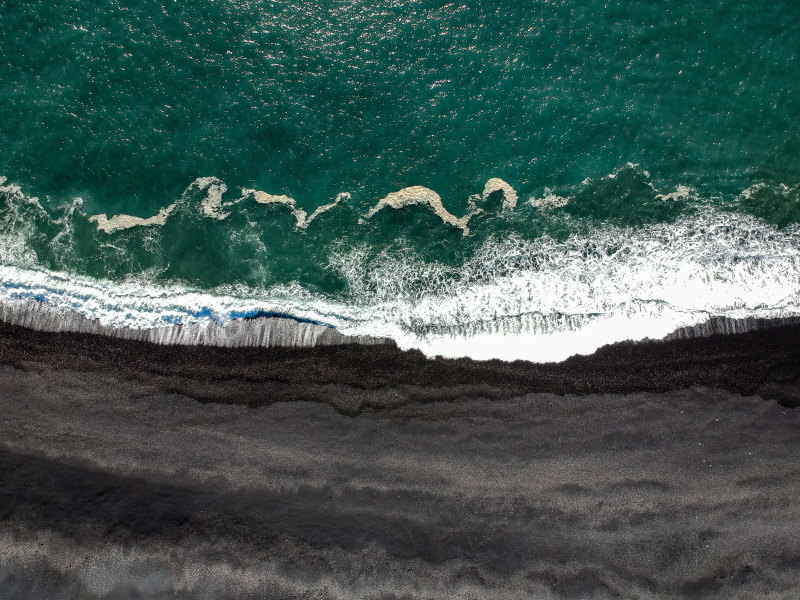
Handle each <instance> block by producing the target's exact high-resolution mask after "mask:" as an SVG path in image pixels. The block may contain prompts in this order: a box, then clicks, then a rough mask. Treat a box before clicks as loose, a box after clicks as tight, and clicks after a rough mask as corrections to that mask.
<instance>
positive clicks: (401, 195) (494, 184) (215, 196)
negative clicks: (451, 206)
mask: <svg viewBox="0 0 800 600" xmlns="http://www.w3.org/2000/svg"><path fill="white" fill-rule="evenodd" d="M227 191H228V186H227V185H225V183H223V182H222V181H220V180H219V179H217V178H216V177H199V178H197V179H195V180H194V181H193V182H192V183H191V185H189V187H187V188H186V190H184V192H183V193H182V194H181V197H180V199H179V200H177V201H176V202H173V203H172V204H170V205H169V206H167V207H165V208H162V209H161V210H159V211H158V213H157V214H155V215H153V216H152V217H146V218H145V217H137V216H133V215H127V214H117V215H113V216H111V217H109V216H108V215H106V214H104V213H103V214H97V215H92V216H90V217H89V222H90V223H96V224H97V229H98V230H99V231H103V232H104V233H108V234H110V233H114V232H116V231H122V230H125V229H130V228H132V227H152V226H159V227H160V226H163V225H164V224H166V222H167V219H168V218H169V217H170V215H171V214H172V213H173V212H174V211H175V209H176V208H177V207H178V205H179V204H182V203H184V202H186V201H188V199H189V195H190V194H191V193H194V192H205V193H206V194H205V197H204V198H203V200H202V201H201V204H200V210H201V212H202V214H203V216H205V217H207V218H210V219H216V220H218V221H222V220H224V219H226V218H227V217H228V216H230V212H229V209H230V208H231V207H233V206H234V205H236V204H238V203H239V202H242V201H244V200H247V199H250V198H252V199H253V200H255V201H256V202H257V203H258V204H264V205H277V206H283V207H286V208H288V209H289V211H290V212H291V213H292V215H293V216H294V218H295V221H296V225H295V226H296V227H297V228H298V229H305V228H306V227H308V225H309V224H310V223H311V222H312V221H313V220H314V219H316V218H317V217H318V216H320V215H321V214H323V213H325V212H327V211H329V210H331V209H332V208H334V207H336V206H337V205H338V204H339V203H340V202H342V201H343V200H349V199H350V198H351V194H350V193H349V192H342V193H339V194H337V196H336V198H335V199H334V201H333V202H331V203H329V204H323V205H322V206H319V207H317V208H316V209H315V210H314V211H313V212H312V213H311V214H308V213H307V212H306V211H305V210H304V209H302V208H300V207H298V206H297V201H296V200H295V199H294V198H291V197H290V196H286V195H276V194H268V193H267V192H262V191H260V190H255V189H250V188H242V195H241V197H240V198H238V199H236V200H234V201H232V202H224V201H223V199H222V196H223V194H224V193H225V192H227ZM497 193H500V194H502V197H503V207H502V212H503V213H505V212H510V211H513V210H514V209H515V208H516V206H517V201H518V200H519V196H518V194H517V192H516V190H514V188H513V187H511V185H509V184H508V183H507V182H506V181H503V180H502V179H499V178H497V177H493V178H491V179H489V180H488V181H487V182H486V185H485V186H484V189H483V192H482V193H481V194H474V195H472V196H470V198H469V200H470V210H469V212H468V213H467V214H466V215H464V216H463V217H456V216H455V215H453V214H452V213H451V212H450V211H448V210H447V209H446V208H445V207H444V204H443V202H442V198H441V196H439V194H437V193H436V192H434V191H433V190H431V189H430V188H427V187H425V186H421V185H415V186H410V187H406V188H403V189H401V190H398V191H396V192H391V193H390V194H388V195H387V196H385V197H384V198H382V199H381V200H379V201H378V203H377V204H376V205H375V206H373V207H372V208H371V209H369V211H367V213H366V214H365V215H364V218H366V219H369V218H372V217H373V216H374V215H375V214H376V213H378V212H379V211H381V210H383V209H385V208H391V209H396V210H397V209H401V208H405V207H407V206H413V205H423V206H427V207H428V209H430V210H431V211H432V212H433V213H434V214H435V215H436V216H438V217H439V218H440V219H441V220H442V222H444V223H445V224H447V225H450V226H451V227H455V228H457V229H460V230H461V232H462V233H463V235H465V236H466V235H469V221H470V219H471V218H472V217H473V216H475V215H477V214H480V213H482V212H483V209H482V208H481V207H480V206H478V205H479V204H480V203H483V202H485V201H486V200H487V199H488V198H489V197H490V196H492V195H494V194H497Z"/></svg>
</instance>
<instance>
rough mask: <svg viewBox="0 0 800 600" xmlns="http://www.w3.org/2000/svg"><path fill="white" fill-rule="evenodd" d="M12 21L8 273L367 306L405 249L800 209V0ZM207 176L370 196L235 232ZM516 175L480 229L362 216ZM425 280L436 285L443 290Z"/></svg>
mask: <svg viewBox="0 0 800 600" xmlns="http://www.w3.org/2000/svg"><path fill="white" fill-rule="evenodd" d="M0 12H1V13H2V18H0V176H4V177H6V178H7V181H6V183H5V185H4V187H2V188H1V189H2V190H3V192H2V194H0V225H2V226H3V232H2V233H0V236H1V237H2V243H0V252H2V255H0V262H4V263H6V264H17V263H25V264H36V265H38V266H40V267H44V268H46V269H49V270H53V271H63V272H67V273H72V274H75V275H86V276H90V277H93V278H101V279H112V280H121V279H124V278H125V277H130V276H134V275H135V276H146V277H147V278H148V280H149V281H155V282H162V283H166V282H176V281H179V282H183V283H184V284H186V285H189V286H193V287H197V288H201V289H212V288H214V287H215V286H220V285H223V284H231V285H236V284H243V285H246V286H248V289H259V290H269V289H272V288H274V287H275V286H286V285H296V286H300V287H301V288H302V289H303V290H306V291H308V292H309V293H312V294H317V295H322V296H324V297H330V298H337V299H338V300H339V301H342V302H345V303H346V302H348V301H349V299H351V296H348V294H351V295H352V294H353V293H354V291H353V286H354V279H353V277H355V278H356V279H359V278H360V279H361V280H362V281H363V280H364V278H369V276H370V275H369V274H368V273H366V272H364V273H361V274H360V275H353V270H354V269H357V267H356V266H353V265H354V264H355V263H353V261H354V260H355V258H354V257H355V256H356V255H358V256H361V257H362V259H363V260H362V262H361V263H359V265H361V266H360V267H358V268H362V269H368V270H373V269H374V264H376V263H374V261H377V260H378V259H379V258H380V256H383V257H384V259H385V257H386V256H388V255H403V256H407V257H409V258H408V260H406V263H408V261H411V260H412V258H413V260H415V261H418V262H419V264H428V265H433V266H432V267H431V268H433V269H434V270H435V269H438V268H440V267H442V268H450V269H455V271H454V272H456V271H458V272H460V271H459V269H461V268H462V267H463V265H467V264H471V265H472V267H470V268H472V269H473V271H474V270H475V261H480V260H483V259H482V258H481V256H484V255H482V254H481V252H484V254H485V251H486V248H487V244H490V243H494V242H496V241H498V240H500V241H502V240H510V239H513V240H517V241H518V242H519V243H523V242H530V243H534V244H535V243H537V240H539V242H541V240H543V239H550V238H552V239H554V240H556V241H562V242H563V241H565V240H568V239H570V236H573V238H574V237H575V236H582V237H581V239H588V238H591V236H592V235H595V233H594V232H597V231H600V230H605V229H607V228H609V227H612V228H613V227H617V228H620V227H621V228H630V230H629V232H630V231H640V230H641V231H643V228H646V227H648V226H655V225H658V224H671V223H675V222H676V220H678V221H680V219H686V218H689V219H691V215H694V214H708V211H709V210H711V211H713V213H714V214H716V215H720V214H723V215H731V216H730V218H731V219H733V220H734V222H735V220H736V218H738V215H745V216H746V215H752V216H755V217H757V219H758V223H760V224H761V225H763V226H764V227H767V228H769V227H773V228H774V231H775V232H777V234H780V235H783V233H781V232H784V230H786V228H787V227H788V228H790V229H791V227H793V224H794V223H797V222H798V221H800V202H799V200H800V118H799V117H800V51H798V49H799V48H800V4H798V3H797V2H795V1H793V0H792V1H789V0H787V1H776V2H770V3H758V5H754V4H753V3H739V2H730V1H707V0H703V1H700V0H693V1H687V2H680V3H676V2H670V1H657V0H656V1H649V2H609V1H598V0H589V1H587V0H582V1H580V2H578V1H576V0H565V1H561V2H491V3H488V2H487V3H470V5H460V4H459V3H445V2H435V1H432V0H419V1H408V0H406V1H393V2H388V1H377V2H376V1H374V0H371V1H370V2H363V1H360V0H359V1H352V0H348V1H347V2H343V1H330V2H315V1H311V2H290V1H288V0H277V1H266V0H255V1H245V0H235V1H234V0H229V1H212V0H203V1H200V0H198V1H195V2H184V3H176V2H167V1H165V0H159V1H156V0H141V1H133V0H114V1H111V2H107V3H100V4H98V3H96V2H87V1H85V0H69V1H64V2H8V1H6V2H0ZM200 177H215V178H218V179H219V180H220V181H221V182H224V183H225V184H226V185H227V187H228V191H227V193H225V195H224V196H223V201H226V202H233V201H234V200H236V199H238V198H240V197H241V196H242V193H241V188H253V189H257V190H262V191H264V192H267V193H270V194H276V195H287V196H289V197H291V198H293V199H295V200H296V203H297V205H298V206H299V207H302V208H303V209H305V210H306V211H307V212H308V213H311V212H312V211H313V210H314V209H315V208H316V207H319V206H322V205H324V204H327V203H330V202H332V201H333V199H334V198H335V197H336V196H337V194H339V193H341V192H349V193H350V194H351V196H350V198H349V199H348V200H345V201H343V202H341V203H340V204H339V205H337V206H336V207H335V208H333V209H331V210H330V211H328V212H326V213H324V214H323V215H321V216H320V217H319V218H318V219H316V220H314V221H313V222H311V223H310V224H309V225H308V227H307V228H305V229H302V228H297V227H296V226H295V225H296V220H295V218H294V217H293V216H292V214H291V212H290V210H288V209H287V208H286V207H281V206H266V205H261V204H257V203H256V202H255V201H254V200H253V199H252V198H244V197H243V198H242V200H241V201H240V202H238V203H236V204H232V205H230V206H228V207H227V208H226V210H225V212H226V213H229V216H228V217H227V218H225V219H224V220H218V219H214V218H209V217H207V216H205V215H204V214H203V212H202V210H201V203H202V201H203V199H204V197H205V192H204V190H198V189H196V186H195V189H192V188H191V187H190V186H191V185H192V182H194V181H195V180H196V179H197V178H200ZM493 177H497V178H501V179H503V180H504V181H506V182H508V183H509V184H510V185H511V186H512V187H513V188H514V189H515V190H516V191H517V193H518V194H519V203H518V205H517V208H516V209H515V210H514V211H513V212H509V211H507V212H506V213H505V214H502V215H501V214H499V213H500V201H501V200H502V196H501V195H498V194H495V195H493V196H491V197H489V198H488V199H487V200H486V201H485V202H482V203H480V205H481V206H482V207H483V208H484V212H483V213H482V214H480V215H477V216H475V217H474V218H473V219H472V220H471V222H470V235H468V236H463V235H462V231H461V230H459V229H457V228H454V227H451V226H449V225H447V224H445V223H443V222H442V220H441V219H439V217H437V216H436V215H434V214H433V213H432V212H431V211H430V210H429V209H428V208H427V207H426V206H414V207H407V208H404V209H401V210H392V209H385V210H382V211H380V212H378V213H377V214H376V215H375V216H374V217H372V218H370V219H365V218H364V215H365V214H366V213H367V211H368V210H369V209H370V208H371V207H372V206H375V205H376V204H377V202H378V201H379V200H380V199H381V198H384V197H385V196H387V195H388V194H389V193H391V192H394V191H397V190H400V189H401V188H405V187H408V186H425V187H426V188H429V189H431V190H434V191H435V192H436V193H438V194H439V195H440V196H441V198H442V202H443V204H444V207H445V208H446V209H447V210H448V211H450V212H451V213H452V214H454V215H455V216H457V217H461V216H462V215H464V214H466V213H467V212H468V210H469V209H470V203H469V197H470V196H471V195H473V194H480V193H481V192H482V190H483V187H484V184H485V183H486V181H487V180H489V179H490V178H493ZM670 194H671V195H670ZM555 196H558V197H561V198H562V199H563V200H562V201H560V202H555V205H554V204H553V202H550V204H549V205H548V204H547V202H545V203H542V202H538V203H537V202H536V199H542V198H548V197H549V198H550V200H552V199H553V197H555ZM33 197H35V198H37V199H38V203H36V202H33V201H32V200H31V198H33ZM77 198H80V199H81V200H80V201H78V200H76V199H77ZM531 200H533V204H531V203H530V201H531ZM176 202H177V205H176V207H175V209H174V210H173V212H172V213H171V214H170V215H169V218H168V219H167V220H166V223H165V224H164V225H163V226H144V227H134V228H130V229H126V230H120V231H116V232H112V233H105V232H103V231H99V230H98V229H97V225H96V224H95V223H92V222H90V221H89V220H88V217H89V216H91V215H95V214H106V215H107V216H108V217H111V216H112V215H116V214H126V215H133V216H139V217H143V218H147V217H151V216H153V215H156V214H157V213H158V211H159V210H160V209H162V208H165V207H168V206H171V205H172V204H174V203H176ZM687 215H689V216H688V217H687ZM681 222H682V221H681ZM761 225H759V227H760V226H761ZM751 229H752V227H751ZM777 234H776V235H777ZM625 235H626V236H629V235H630V233H628V234H625ZM770 235H771V234H770ZM793 235H794V234H792V235H789V237H788V238H787V239H789V240H790V242H791V241H792V240H793V239H794V237H793ZM587 236H588V237H587ZM645 237H646V236H645ZM590 246H591V244H590ZM611 252H612V253H613V251H611ZM381 253H383V254H381ZM404 253H405V254H404ZM518 253H519V252H518ZM495 254H496V253H495ZM512 254H513V253H512ZM365 256H366V257H367V258H364V257H365ZM493 256H494V255H493ZM342 257H344V258H342ZM348 257H349V258H348ZM484 258H485V256H484ZM381 260H383V259H381ZM487 260H488V259H487ZM342 261H345V262H347V261H350V262H349V263H348V265H345V266H342ZM365 261H366V262H365ZM370 261H373V262H370ZM379 262H380V261H379ZM385 262H386V261H385V260H383V262H381V263H380V264H385ZM512 262H513V261H512ZM332 265H333V266H332ZM335 265H339V267H340V268H334V267H335ZM364 265H373V266H370V267H364ZM464 268H466V267H464ZM348 269H349V271H348ZM513 270H514V267H513V265H512V266H508V265H507V266H506V270H505V272H506V273H512V272H513ZM345 271H347V272H350V274H351V276H350V277H348V276H345V275H343V272H345ZM420 273H421V274H420ZM425 273H428V271H426V270H425V268H421V270H419V269H418V270H417V275H414V277H417V278H422V279H426V278H427V279H426V280H427V281H428V284H426V285H428V287H425V286H423V288H424V289H422V288H420V289H421V291H419V292H418V295H424V294H425V293H427V292H428V291H430V289H433V288H431V287H430V286H431V285H433V284H430V281H431V279H430V277H429V276H428V275H429V274H430V273H428V275H425ZM442 277H443V278H444V280H448V278H450V279H452V273H451V274H450V275H446V276H442ZM370 285H378V284H374V282H373V284H370ZM398 285H399V284H398ZM442 285H444V284H442ZM434 287H435V286H434ZM437 289H438V288H437ZM426 290H427V291H426ZM440 291H441V290H440ZM415 293H416V292H415ZM442 294H445V295H446V293H445V292H442Z"/></svg>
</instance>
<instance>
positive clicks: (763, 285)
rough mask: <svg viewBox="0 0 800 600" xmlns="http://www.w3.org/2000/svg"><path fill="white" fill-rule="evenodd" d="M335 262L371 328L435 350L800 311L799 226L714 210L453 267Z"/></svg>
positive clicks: (530, 348)
mask: <svg viewBox="0 0 800 600" xmlns="http://www.w3.org/2000/svg"><path fill="white" fill-rule="evenodd" d="M332 266H333V268H335V269H337V270H338V271H339V272H340V273H342V275H343V276H344V277H345V278H346V279H347V280H348V282H349V284H350V289H351V291H352V294H353V298H352V301H353V304H354V305H357V306H360V307H361V313H360V314H361V322H362V323H369V324H370V327H371V329H370V333H371V334H372V335H376V336H383V337H392V338H393V339H395V340H396V341H397V342H398V344H399V345H400V346H401V347H404V348H412V347H414V348H419V349H421V350H423V351H424V352H425V353H426V354H429V355H443V356H452V357H455V356H471V357H473V358H482V359H488V358H502V359H507V360H512V359H528V360H535V361H555V360H561V359H564V358H566V357H568V356H570V355H571V354H575V353H590V352H593V351H594V350H596V349H597V348H598V347H599V346H601V345H604V344H608V343H613V342H617V341H622V340H627V339H634V340H636V339H643V338H646V337H650V338H655V339H659V338H663V337H664V336H666V335H667V334H669V333H670V332H672V331H674V330H676V329H678V328H681V327H690V326H694V325H698V324H701V323H704V322H707V321H708V320H709V319H710V318H712V317H714V316H720V317H727V318H730V319H744V318H749V317H757V318H785V317H791V316H797V315H800V230H799V229H798V228H797V227H794V228H787V229H783V230H778V229H776V228H774V227H772V226H770V225H767V224H765V223H763V222H762V221H759V220H758V219H755V218H753V217H748V216H743V215H735V214H721V213H715V212H713V211H710V210H709V211H707V212H706V213H704V214H700V215H694V216H692V217H686V218H684V219H681V220H679V221H678V222H676V223H674V224H660V225H652V226H648V227H644V228H640V229H625V228H614V227H608V228H606V229H604V230H602V231H596V232H594V233H592V234H591V235H587V236H573V237H571V238H569V239H568V240H566V241H564V242H557V241H555V240H553V239H549V238H542V239H539V240H536V241H524V240H521V239H518V238H510V239H506V240H489V241H487V242H486V243H485V244H484V246H483V247H482V248H481V250H480V251H479V252H478V253H477V254H476V255H474V256H473V257H472V258H471V259H470V260H469V261H467V263H466V264H464V265H463V266H460V267H458V268H451V267H447V266H444V265H441V264H430V263H426V262H423V261H421V260H419V259H418V258H416V257H415V256H414V255H413V254H411V253H398V252H390V251H387V252H383V253H381V255H380V256H378V257H377V258H376V259H372V260H371V259H368V258H367V253H365V252H358V251H357V252H351V253H348V254H346V255H342V256H338V257H335V258H334V260H333V261H332ZM359 331H360V333H366V331H363V330H359Z"/></svg>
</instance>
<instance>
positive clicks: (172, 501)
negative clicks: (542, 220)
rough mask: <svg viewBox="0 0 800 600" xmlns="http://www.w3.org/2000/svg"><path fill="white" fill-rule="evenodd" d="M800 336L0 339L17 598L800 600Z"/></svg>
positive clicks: (0, 396)
mask: <svg viewBox="0 0 800 600" xmlns="http://www.w3.org/2000/svg"><path fill="white" fill-rule="evenodd" d="M798 403H800V327H797V326H788V327H778V328H774V329H769V330H764V331H760V332H754V333H750V334H741V335H736V336H729V337H714V338H708V339H694V340H683V341H675V342H669V343H654V344H644V345H631V344H622V345H617V346H612V347H608V348H605V349H603V350H601V351H600V352H598V353H597V354H595V355H593V356H590V357H578V358H574V359H571V360H569V361H566V362H565V363H560V364H556V365H531V364H528V363H521V362H519V363H499V362H491V363H476V362H472V361H466V360H462V361H441V360H439V361H429V360H425V359H424V358H423V357H422V356H421V355H419V354H417V353H402V352H400V351H398V350H396V349H394V348H392V347H388V346H386V347H366V348H365V347H340V348H326V349H319V350H289V349H272V350H253V349H250V350H247V349H242V350H221V349H213V348H178V347H154V346H150V345H147V344H141V343H135V342H127V341H122V340H111V339H108V338H99V337H93V336H86V335H84V336H81V335H70V334H47V333H39V332H33V331H30V330H25V329H21V328H17V327H10V326H0V598H55V597H58V598H96V597H99V598H111V597H113V598H138V597H143V598H161V597H164V598H167V597H169V598H174V597H184V596H186V597H200V598H219V597H237V598H238V597H245V598H249V597H252V598H296V597H302V598H329V597H331V598H353V597H356V598H361V597H365V598H452V597H463V598H482V599H483V598H654V599H655V598H659V599H661V598H720V599H723V598H724V599H726V600H727V599H730V598H786V599H787V600H788V599H796V598H800V410H797V409H793V408H791V407H792V406H797V405H798Z"/></svg>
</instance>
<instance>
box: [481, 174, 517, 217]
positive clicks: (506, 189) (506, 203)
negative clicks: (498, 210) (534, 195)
mask: <svg viewBox="0 0 800 600" xmlns="http://www.w3.org/2000/svg"><path fill="white" fill-rule="evenodd" d="M496 192H502V194H503V212H508V211H512V210H514V209H515V208H516V207H517V200H519V196H518V195H517V192H516V190H515V189H514V188H513V187H511V185H509V184H508V183H507V182H505V181H503V180H502V179H499V178H497V177H492V178H491V179H490V180H489V181H487V182H486V186H485V187H484V188H483V194H481V198H482V200H484V201H485V200H486V199H488V198H489V196H491V195H492V194H494V193H496Z"/></svg>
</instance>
